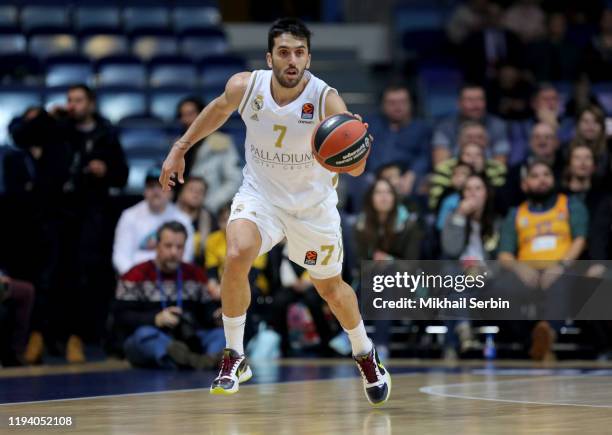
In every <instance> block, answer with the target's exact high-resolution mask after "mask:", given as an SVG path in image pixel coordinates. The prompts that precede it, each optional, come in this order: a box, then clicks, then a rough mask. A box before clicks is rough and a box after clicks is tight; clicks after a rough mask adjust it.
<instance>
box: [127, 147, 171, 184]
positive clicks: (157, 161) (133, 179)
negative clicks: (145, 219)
mask: <svg viewBox="0 0 612 435" xmlns="http://www.w3.org/2000/svg"><path fill="white" fill-rule="evenodd" d="M147 152H148V150H146V149H145V150H144V152H142V153H140V152H136V150H134V155H126V159H127V163H128V166H129V168H130V172H129V175H128V181H127V184H126V186H125V188H124V192H125V193H128V194H132V195H139V194H142V192H143V190H144V185H145V177H146V175H147V171H148V170H149V168H151V167H152V166H156V165H159V166H161V164H162V163H163V161H164V160H163V158H164V156H160V155H159V154H157V153H149V154H153V155H146V154H147ZM142 154H145V156H142Z"/></svg>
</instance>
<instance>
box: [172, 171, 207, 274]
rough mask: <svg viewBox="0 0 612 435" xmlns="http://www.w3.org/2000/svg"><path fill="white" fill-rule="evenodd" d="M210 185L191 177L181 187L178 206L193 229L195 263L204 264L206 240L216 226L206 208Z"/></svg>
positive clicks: (177, 201) (200, 179)
mask: <svg viewBox="0 0 612 435" xmlns="http://www.w3.org/2000/svg"><path fill="white" fill-rule="evenodd" d="M207 191H208V185H207V184H206V181H205V180H204V179H203V178H200V177H189V178H186V179H185V184H181V185H179V191H178V194H177V199H176V206H177V207H178V209H179V210H180V211H182V212H183V213H185V214H186V215H187V216H189V219H190V220H191V224H192V225H191V226H192V228H193V231H194V234H193V242H194V248H193V252H194V262H195V263H196V264H204V251H205V248H206V238H207V237H208V234H209V233H210V232H211V230H212V229H213V228H214V227H215V226H216V223H215V220H214V219H213V216H212V214H211V213H210V212H209V211H208V210H207V209H206V207H204V200H205V198H206V193H207Z"/></svg>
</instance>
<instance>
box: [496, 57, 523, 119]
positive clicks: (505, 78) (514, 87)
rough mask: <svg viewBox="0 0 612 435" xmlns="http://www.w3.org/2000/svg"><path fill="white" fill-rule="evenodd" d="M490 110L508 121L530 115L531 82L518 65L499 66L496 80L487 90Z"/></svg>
mask: <svg viewBox="0 0 612 435" xmlns="http://www.w3.org/2000/svg"><path fill="white" fill-rule="evenodd" d="M487 93H488V98H487V103H488V106H489V112H491V113H493V114H494V115H497V116H499V117H501V118H503V119H505V120H507V121H510V120H517V119H525V118H527V117H529V96H530V95H531V84H530V83H529V81H528V80H527V77H526V75H525V73H524V72H523V71H522V70H521V69H519V68H518V67H517V66H516V65H512V64H509V63H508V64H502V65H500V66H499V69H498V74H497V77H496V80H495V81H493V82H492V83H491V85H490V86H489V89H488V91H487Z"/></svg>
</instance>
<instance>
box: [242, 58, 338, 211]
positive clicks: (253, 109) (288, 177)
mask: <svg viewBox="0 0 612 435" xmlns="http://www.w3.org/2000/svg"><path fill="white" fill-rule="evenodd" d="M304 76H305V78H309V80H308V84H307V85H306V88H304V90H303V91H302V93H301V94H300V96H299V97H298V98H296V99H295V100H294V101H292V102H291V103H289V104H287V105H285V106H282V107H279V106H278V104H276V102H275V101H274V98H272V93H271V86H272V82H271V80H272V71H271V70H257V71H253V72H252V74H251V78H250V80H249V85H248V86H247V91H246V93H245V94H244V97H243V98H242V101H241V102H240V106H238V110H239V113H240V115H241V116H242V119H243V120H244V123H245V124H246V130H247V131H246V140H245V154H246V156H245V157H246V166H245V167H244V170H243V174H244V182H245V183H248V184H250V185H251V187H252V188H254V189H255V190H256V191H257V192H259V193H260V194H261V195H262V196H263V197H264V198H265V199H266V200H267V201H269V202H270V203H271V204H273V205H275V206H277V207H280V208H282V209H285V210H288V211H292V210H293V211H297V210H303V209H306V208H310V207H312V206H314V205H316V204H319V203H321V202H323V201H325V200H327V199H328V198H330V196H333V197H334V198H335V201H334V204H335V203H337V201H338V196H337V194H336V189H335V184H336V183H337V180H338V179H337V177H336V174H334V173H333V172H331V171H328V170H327V169H325V168H323V167H322V166H321V165H320V164H319V163H318V162H317V161H316V159H315V157H314V156H313V154H312V149H311V138H312V133H313V132H314V129H315V127H316V125H317V124H318V123H319V122H320V121H321V120H322V119H323V118H324V117H325V98H326V96H327V93H328V92H329V91H330V90H333V91H335V89H332V88H330V87H329V86H327V84H326V83H325V82H324V81H322V80H320V79H318V78H316V77H315V76H314V75H313V74H311V73H310V72H308V71H306V72H305V73H304Z"/></svg>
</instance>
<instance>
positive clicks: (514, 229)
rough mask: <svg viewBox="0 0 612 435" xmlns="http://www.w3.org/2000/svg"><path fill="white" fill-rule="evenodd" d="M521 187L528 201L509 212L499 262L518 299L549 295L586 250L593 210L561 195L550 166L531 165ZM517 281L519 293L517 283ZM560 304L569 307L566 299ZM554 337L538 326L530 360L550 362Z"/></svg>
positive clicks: (545, 326) (548, 328)
mask: <svg viewBox="0 0 612 435" xmlns="http://www.w3.org/2000/svg"><path fill="white" fill-rule="evenodd" d="M522 185H523V189H524V190H525V194H526V196H527V200H526V201H525V202H523V203H521V204H520V205H519V207H517V208H513V209H512V210H511V211H510V212H509V213H508V215H507V216H506V219H505V222H504V224H503V226H502V230H501V239H500V245H499V257H498V258H499V261H500V263H501V265H502V267H504V268H505V269H506V270H508V271H509V272H510V275H508V276H507V277H503V278H499V279H500V281H503V283H504V285H505V286H507V287H508V288H512V289H513V291H514V292H515V293H517V294H518V293H519V292H522V291H524V292H533V291H534V289H535V290H541V291H542V290H547V294H549V295H550V294H552V292H553V290H552V287H553V286H555V284H556V281H557V279H558V278H559V277H560V276H561V274H562V273H563V271H564V270H565V269H566V268H567V267H570V266H571V265H572V263H573V262H574V261H575V260H576V259H578V258H579V257H580V255H581V254H582V252H583V250H584V248H585V246H586V237H587V231H588V211H587V210H586V208H585V207H584V205H583V204H582V202H581V201H580V200H578V199H576V198H572V197H569V198H568V196H567V195H565V194H562V193H557V191H556V189H555V183H554V177H553V171H552V168H551V167H550V166H549V165H548V164H547V163H546V162H543V161H539V160H536V161H534V162H532V163H530V164H529V165H528V167H527V169H526V171H525V173H524V177H523V179H522ZM542 229H544V230H542ZM543 231H545V232H543ZM512 277H516V281H517V283H520V284H517V285H520V286H521V287H520V288H519V287H517V286H515V285H514V284H512V282H513V281H512ZM559 284H560V285H561V286H562V285H563V284H562V283H559ZM555 299H556V298H555ZM556 302H557V303H558V304H563V303H564V301H563V300H562V299H561V298H559V300H558V301H556ZM549 305H550V304H549ZM554 337H555V332H554V330H553V329H552V327H551V326H550V324H549V322H546V321H540V322H538V323H536V325H535V327H534V330H533V336H532V344H531V350H530V352H529V353H530V355H531V357H532V358H533V359H536V360H543V359H549V358H551V357H552V356H553V355H552V345H553V343H554Z"/></svg>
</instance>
